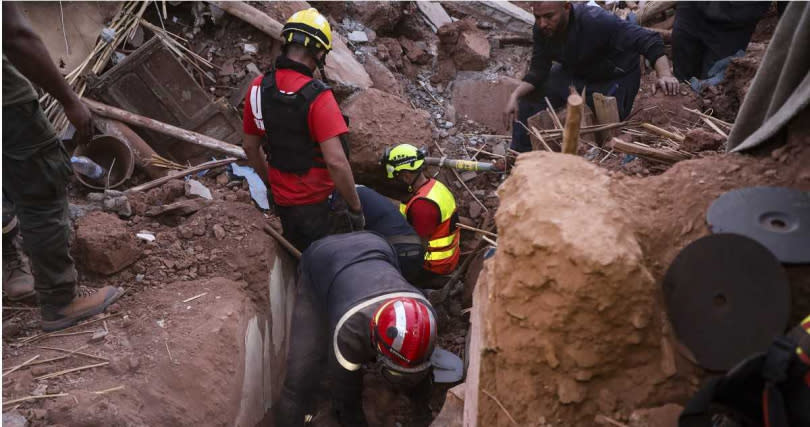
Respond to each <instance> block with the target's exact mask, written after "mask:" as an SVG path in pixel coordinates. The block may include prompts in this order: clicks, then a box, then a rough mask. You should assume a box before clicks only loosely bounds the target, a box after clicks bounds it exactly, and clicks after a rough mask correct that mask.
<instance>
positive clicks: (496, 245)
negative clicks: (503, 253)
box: [481, 236, 498, 248]
mask: <svg viewBox="0 0 810 427" xmlns="http://www.w3.org/2000/svg"><path fill="white" fill-rule="evenodd" d="M481 240H483V241H485V242H487V243H489V244H490V245H492V246H495V247H496V248H497V247H498V242H496V241H494V240H492V239H490V238H489V237H487V236H481Z"/></svg>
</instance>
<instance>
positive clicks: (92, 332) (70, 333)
mask: <svg viewBox="0 0 810 427" xmlns="http://www.w3.org/2000/svg"><path fill="white" fill-rule="evenodd" d="M95 332H96V331H79V332H66V333H64V334H53V335H51V337H72V336H73V335H84V334H94V333H95Z"/></svg>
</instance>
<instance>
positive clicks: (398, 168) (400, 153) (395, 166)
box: [380, 144, 426, 179]
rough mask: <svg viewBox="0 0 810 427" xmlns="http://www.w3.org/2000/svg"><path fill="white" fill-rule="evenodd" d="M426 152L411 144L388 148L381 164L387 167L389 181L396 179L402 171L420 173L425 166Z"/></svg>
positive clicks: (386, 172)
mask: <svg viewBox="0 0 810 427" xmlns="http://www.w3.org/2000/svg"><path fill="white" fill-rule="evenodd" d="M425 156H426V153H425V150H424V149H422V148H416V147H415V146H413V145H411V144H399V145H397V146H396V147H394V148H387V149H386V150H385V153H383V156H382V159H381V160H380V163H382V165H383V166H385V174H386V176H387V177H388V179H394V177H395V176H397V175H398V174H399V173H400V172H402V171H409V172H418V171H419V170H421V169H422V167H423V166H424V165H425Z"/></svg>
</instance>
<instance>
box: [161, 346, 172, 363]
mask: <svg viewBox="0 0 810 427" xmlns="http://www.w3.org/2000/svg"><path fill="white" fill-rule="evenodd" d="M163 343H164V344H166V353H169V361H170V362H172V363H174V357H172V351H171V350H169V342H168V341H164V342H163Z"/></svg>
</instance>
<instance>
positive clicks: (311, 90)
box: [298, 79, 332, 104]
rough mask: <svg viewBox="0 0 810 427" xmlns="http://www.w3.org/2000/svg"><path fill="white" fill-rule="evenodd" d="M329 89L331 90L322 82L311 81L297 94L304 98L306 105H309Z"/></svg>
mask: <svg viewBox="0 0 810 427" xmlns="http://www.w3.org/2000/svg"><path fill="white" fill-rule="evenodd" d="M330 89H332V88H331V87H330V86H329V85H328V84H326V83H324V82H323V81H321V80H318V79H312V80H310V81H309V82H308V83H307V84H305V85H304V86H303V87H302V88H301V89H300V90H299V91H298V94H300V95H301V96H303V97H304V99H305V100H306V102H307V104H310V103H312V101H314V100H315V98H317V97H318V95H320V94H321V92H323V91H325V90H330Z"/></svg>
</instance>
